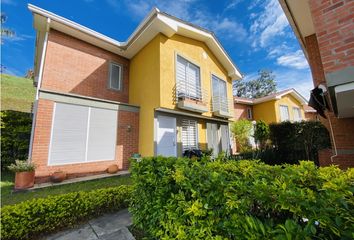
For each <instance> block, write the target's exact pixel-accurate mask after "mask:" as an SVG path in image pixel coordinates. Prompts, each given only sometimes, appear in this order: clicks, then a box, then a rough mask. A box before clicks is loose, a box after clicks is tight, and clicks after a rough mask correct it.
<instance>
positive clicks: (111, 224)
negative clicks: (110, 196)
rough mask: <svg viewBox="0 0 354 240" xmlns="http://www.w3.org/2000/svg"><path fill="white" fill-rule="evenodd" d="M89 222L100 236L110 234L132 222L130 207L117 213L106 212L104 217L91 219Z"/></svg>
mask: <svg viewBox="0 0 354 240" xmlns="http://www.w3.org/2000/svg"><path fill="white" fill-rule="evenodd" d="M89 224H90V225H91V227H92V228H93V230H94V231H95V232H96V234H97V235H98V236H102V235H104V234H110V233H112V232H115V231H117V230H118V229H120V228H122V227H127V226H130V225H131V224H132V220H131V214H130V213H129V212H128V209H124V210H121V211H119V212H117V213H113V214H106V215H104V216H102V217H99V218H96V219H93V220H91V221H89Z"/></svg>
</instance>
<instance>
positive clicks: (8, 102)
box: [1, 74, 36, 112]
mask: <svg viewBox="0 0 354 240" xmlns="http://www.w3.org/2000/svg"><path fill="white" fill-rule="evenodd" d="M35 93H36V88H35V87H34V86H33V81H32V80H31V79H27V78H22V77H16V76H11V75H7V74H1V111H3V110H13V111H19V112H31V107H32V103H33V101H34V97H35Z"/></svg>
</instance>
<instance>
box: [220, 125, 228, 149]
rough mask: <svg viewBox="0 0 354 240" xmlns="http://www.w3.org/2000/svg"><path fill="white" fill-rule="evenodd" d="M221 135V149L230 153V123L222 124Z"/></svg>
mask: <svg viewBox="0 0 354 240" xmlns="http://www.w3.org/2000/svg"><path fill="white" fill-rule="evenodd" d="M220 136H221V151H224V152H225V153H227V154H228V153H230V151H229V150H230V142H229V126H228V125H220Z"/></svg>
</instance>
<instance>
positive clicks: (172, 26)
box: [28, 4, 242, 80]
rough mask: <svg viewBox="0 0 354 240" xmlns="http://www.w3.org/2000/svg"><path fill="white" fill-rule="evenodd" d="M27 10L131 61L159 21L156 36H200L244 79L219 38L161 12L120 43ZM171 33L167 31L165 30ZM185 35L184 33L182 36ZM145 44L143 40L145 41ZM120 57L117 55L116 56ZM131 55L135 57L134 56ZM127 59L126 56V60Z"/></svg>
mask: <svg viewBox="0 0 354 240" xmlns="http://www.w3.org/2000/svg"><path fill="white" fill-rule="evenodd" d="M28 9H29V10H30V11H31V12H33V13H34V14H38V15H41V16H44V17H46V18H50V19H51V20H52V21H53V22H56V23H58V24H63V25H65V26H67V27H70V28H72V29H75V30H77V31H80V32H82V33H84V34H87V35H88V36H91V37H94V38H97V39H99V40H101V41H103V42H105V43H108V44H110V45H113V47H117V50H121V52H120V53H119V54H120V55H122V56H124V57H127V58H129V57H132V56H134V53H135V52H138V51H139V50H137V51H135V50H134V48H139V49H140V48H141V47H143V46H138V47H137V46H136V44H135V45H134V43H135V42H136V41H137V40H138V39H139V38H142V40H143V39H144V38H148V37H149V36H148V35H149V34H148V33H146V31H145V30H149V31H153V29H152V30H150V29H149V26H151V22H152V21H154V20H158V21H157V25H155V27H157V28H155V30H156V33H158V32H163V31H168V32H169V33H170V34H168V35H169V36H172V35H173V34H179V33H182V32H186V31H188V32H190V33H193V34H195V36H198V40H199V41H203V42H205V44H206V45H207V46H208V47H209V48H210V49H211V50H212V52H213V53H214V55H215V56H216V57H217V59H218V60H219V61H220V63H221V64H222V65H223V66H224V67H225V69H226V70H227V72H228V76H229V77H230V78H231V79H232V80H239V79H241V78H242V75H241V73H240V71H239V70H238V68H237V67H236V65H235V64H234V63H233V62H232V60H231V58H230V56H229V55H228V54H227V52H226V51H225V50H224V48H223V47H222V46H221V44H220V43H219V41H218V40H217V38H216V37H215V35H214V34H213V33H212V32H209V31H207V30H204V29H202V28H199V27H197V26H193V25H191V24H189V23H187V22H184V21H182V20H180V19H178V18H175V17H173V16H169V15H168V14H165V13H162V12H160V10H159V9H157V8H154V9H153V10H152V11H151V12H150V13H149V14H148V15H147V17H146V18H145V19H144V20H143V21H142V22H141V23H140V24H139V26H138V27H137V28H136V29H135V30H134V32H133V33H132V34H131V35H130V36H129V38H128V39H127V41H125V42H119V41H116V40H114V39H112V38H110V37H107V36H105V35H103V34H101V33H98V32H96V31H93V30H91V29H89V28H87V27H84V26H82V25H80V24H78V23H75V22H73V21H71V20H68V19H66V18H64V17H61V16H59V15H56V14H54V13H51V12H49V11H46V10H44V9H42V8H39V7H37V6H34V5H32V4H28ZM166 29H168V30H166ZM181 35H183V33H182V34H181ZM143 42H144V40H143ZM147 42H149V41H147ZM115 53H116V54H117V52H115ZM130 53H133V55H131V54H130ZM126 55H127V56H126Z"/></svg>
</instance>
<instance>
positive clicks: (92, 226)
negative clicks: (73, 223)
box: [44, 209, 135, 240]
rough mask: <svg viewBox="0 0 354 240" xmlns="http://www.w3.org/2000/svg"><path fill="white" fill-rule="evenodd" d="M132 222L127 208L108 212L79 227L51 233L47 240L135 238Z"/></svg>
mask: <svg viewBox="0 0 354 240" xmlns="http://www.w3.org/2000/svg"><path fill="white" fill-rule="evenodd" d="M131 224H132V220H131V215H130V213H129V212H128V210H127V209H124V210H121V211H119V212H117V213H113V214H106V215H103V216H102V217H99V218H96V219H93V220H91V221H89V222H88V223H86V224H83V225H80V226H78V227H77V228H74V229H70V230H66V231H62V232H58V233H56V234H53V235H50V236H48V237H46V238H44V239H45V240H94V239H104V240H113V239H115V240H135V238H134V237H133V235H132V234H131V233H130V232H129V230H128V228H127V227H128V226H130V225H131Z"/></svg>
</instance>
